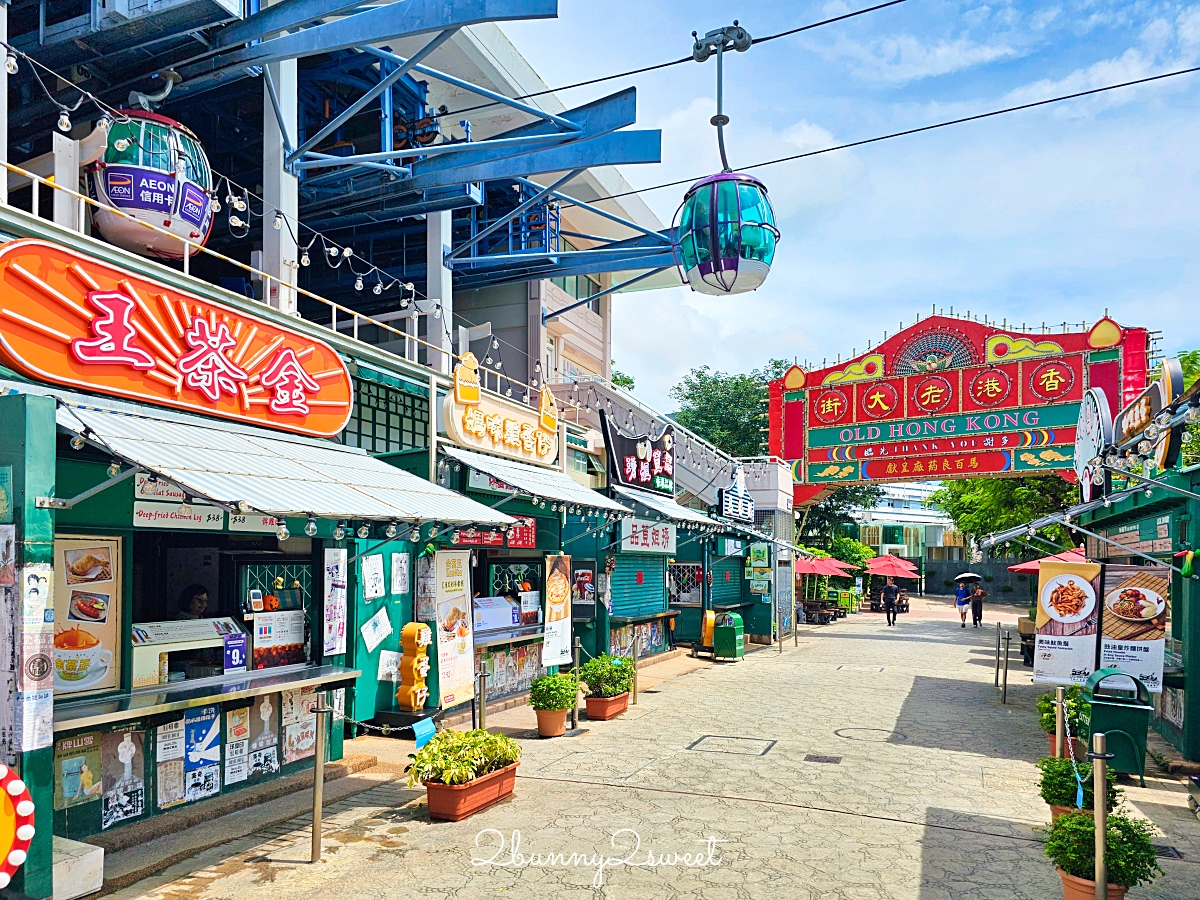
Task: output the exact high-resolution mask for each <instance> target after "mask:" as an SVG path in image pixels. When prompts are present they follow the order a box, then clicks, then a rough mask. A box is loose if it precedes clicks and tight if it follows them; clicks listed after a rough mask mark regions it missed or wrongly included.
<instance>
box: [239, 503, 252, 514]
mask: <svg viewBox="0 0 1200 900" xmlns="http://www.w3.org/2000/svg"><path fill="white" fill-rule="evenodd" d="M237 508H238V512H240V513H248V512H250V504H249V503H248V502H247V501H245V500H239V501H238V502H237Z"/></svg>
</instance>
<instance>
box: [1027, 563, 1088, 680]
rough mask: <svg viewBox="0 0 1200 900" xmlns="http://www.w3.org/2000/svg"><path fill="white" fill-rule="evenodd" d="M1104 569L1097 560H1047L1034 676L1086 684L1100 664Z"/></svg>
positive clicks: (1040, 583)
mask: <svg viewBox="0 0 1200 900" xmlns="http://www.w3.org/2000/svg"><path fill="white" fill-rule="evenodd" d="M1100 569H1101V567H1100V565H1099V564H1097V563H1060V562H1043V563H1042V565H1041V569H1040V571H1039V573H1038V605H1037V619H1036V625H1037V638H1036V642H1035V646H1034V653H1033V680H1034V682H1038V683H1050V684H1083V683H1084V682H1085V681H1087V679H1088V676H1089V675H1091V674H1092V672H1094V671H1095V670H1096V635H1097V633H1098V632H1099V623H1100V602H1099V600H1100V597H1099V594H1100Z"/></svg>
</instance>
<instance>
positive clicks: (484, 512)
mask: <svg viewBox="0 0 1200 900" xmlns="http://www.w3.org/2000/svg"><path fill="white" fill-rule="evenodd" d="M58 401H59V408H58V424H59V426H60V427H61V428H64V429H66V430H68V431H71V432H74V433H76V434H80V435H82V436H84V437H86V438H87V439H88V440H91V441H93V442H94V443H96V444H99V445H100V446H102V447H105V448H106V449H107V450H108V451H109V452H111V453H112V454H113V455H114V456H116V457H117V458H118V459H121V460H124V461H125V462H127V463H129V464H131V465H136V466H138V467H139V468H142V469H145V470H146V471H148V472H153V473H155V474H156V475H161V476H162V477H163V478H165V479H167V480H168V481H170V482H172V483H173V484H175V485H177V486H178V487H179V488H181V489H182V490H185V491H188V492H190V493H193V494H195V495H196V496H198V497H201V498H204V499H207V500H211V501H214V502H216V503H220V504H223V505H226V506H230V507H236V506H239V504H242V503H245V504H248V506H249V508H250V509H254V510H257V511H258V512H261V513H264V514H266V515H275V516H308V515H315V516H319V517H321V518H328V519H377V520H389V521H390V520H393V519H394V520H397V521H409V522H417V521H421V522H426V521H436V522H446V523H462V524H479V525H509V524H512V523H513V522H515V520H514V519H513V518H511V517H510V516H506V515H504V514H503V513H501V512H499V511H498V510H494V509H491V508H490V507H487V506H484V505H483V504H482V503H476V502H475V501H474V500H471V499H469V498H467V497H463V496H462V495H461V494H456V493H455V492H453V491H448V490H446V489H445V488H442V487H439V486H438V485H436V484H431V483H430V482H428V481H425V480H424V479H422V478H418V477H417V476H416V475H413V474H412V473H410V472H405V471H404V470H402V469H397V468H395V467H394V466H389V465H388V464H387V463H384V462H382V461H380V460H378V459H375V458H374V457H371V456H368V455H367V454H366V453H364V452H362V451H360V450H355V449H353V448H349V447H342V446H341V445H338V444H333V443H328V442H318V441H311V440H303V439H298V440H293V439H291V438H290V437H289V436H287V435H277V434H275V433H273V432H269V431H266V430H260V429H252V428H247V427H245V426H240V427H236V428H230V427H226V426H225V425H224V424H222V423H220V422H216V421H212V420H206V419H201V418H199V417H194V418H193V420H192V421H185V420H183V419H182V418H181V417H179V416H178V415H176V416H173V417H172V418H171V419H170V420H168V419H165V418H158V417H156V416H151V415H146V414H135V413H129V412H124V411H117V410H112V409H97V408H95V407H94V406H92V405H91V404H90V403H88V404H87V405H85V404H82V403H75V402H71V401H70V400H66V399H63V398H62V397H59V398H58Z"/></svg>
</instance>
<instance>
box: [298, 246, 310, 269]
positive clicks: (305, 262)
mask: <svg viewBox="0 0 1200 900" xmlns="http://www.w3.org/2000/svg"><path fill="white" fill-rule="evenodd" d="M310 262H312V260H311V259H310V258H309V255H308V251H307V250H305V251H304V252H303V253H302V254H300V265H302V266H307V265H308V264H309V263H310Z"/></svg>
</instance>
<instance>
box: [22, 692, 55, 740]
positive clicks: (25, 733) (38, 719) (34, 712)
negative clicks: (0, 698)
mask: <svg viewBox="0 0 1200 900" xmlns="http://www.w3.org/2000/svg"><path fill="white" fill-rule="evenodd" d="M13 731H14V733H15V734H14V736H15V737H16V742H17V750H19V751H20V752H22V753H29V752H31V751H33V750H41V749H43V748H45V747H49V746H50V745H51V744H53V743H54V691H52V690H46V691H29V692H27V693H21V692H20V691H18V692H17V703H16V711H15V716H14V722H13Z"/></svg>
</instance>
